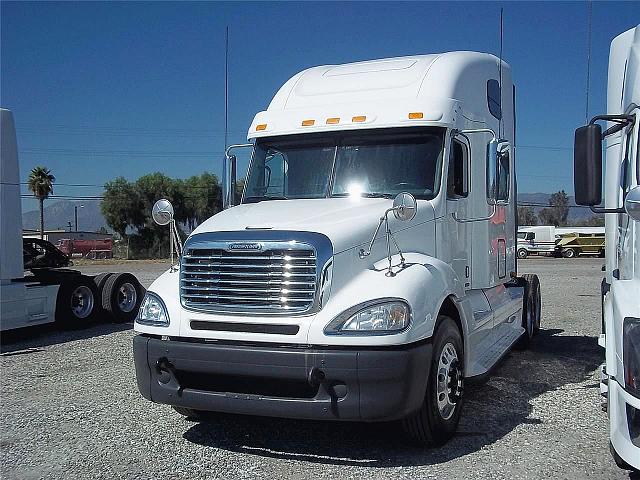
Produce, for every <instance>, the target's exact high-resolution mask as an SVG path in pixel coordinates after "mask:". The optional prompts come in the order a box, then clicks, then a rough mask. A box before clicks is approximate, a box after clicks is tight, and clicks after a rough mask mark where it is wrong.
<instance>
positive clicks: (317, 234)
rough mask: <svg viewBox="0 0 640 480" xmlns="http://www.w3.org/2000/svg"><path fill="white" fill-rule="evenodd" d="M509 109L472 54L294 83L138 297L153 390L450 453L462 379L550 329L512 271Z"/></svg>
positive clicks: (189, 403) (143, 379)
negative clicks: (216, 198)
mask: <svg viewBox="0 0 640 480" xmlns="http://www.w3.org/2000/svg"><path fill="white" fill-rule="evenodd" d="M514 102H515V88H514V86H513V84H512V80H511V69H510V67H509V65H508V64H507V63H505V62H503V61H501V60H499V59H498V58H496V57H495V56H493V55H489V54H483V53H476V52H451V53H444V54H435V55H418V56H412V57H402V58H390V59H383V60H374V61H367V62H359V63H352V64H345V65H328V66H320V67H315V68H311V69H308V70H305V71H303V72H301V73H299V74H297V75H295V76H294V77H293V78H291V79H290V80H289V81H287V82H286V83H285V84H284V85H283V86H282V87H281V88H280V90H279V91H278V92H277V93H276V95H275V97H274V98H273V100H272V101H271V103H270V105H269V107H268V109H267V110H266V111H263V112H260V113H258V114H257V115H256V117H255V119H254V121H253V123H252V124H251V126H250V128H249V133H248V138H249V140H250V143H248V144H245V145H238V146H231V147H229V148H228V149H227V156H226V157H225V165H224V173H223V185H224V187H223V204H224V206H225V210H223V211H222V212H220V213H218V214H217V215H215V216H213V217H212V218H210V219H208V220H207V221H205V222H203V223H202V224H201V225H199V226H198V228H196V230H195V231H194V232H192V233H191V235H190V236H189V237H188V239H187V240H186V242H185V244H184V246H183V247H181V248H180V245H179V242H178V246H179V251H181V255H180V262H179V266H172V267H171V268H170V269H169V270H168V271H167V272H165V273H164V274H162V275H161V276H160V277H159V278H158V279H157V280H156V281H155V282H154V283H153V284H152V285H151V287H150V288H149V291H148V292H147V295H146V296H145V299H144V301H143V304H142V306H141V308H140V312H139V314H138V317H137V319H136V323H135V330H136V332H137V333H138V335H137V336H136V337H135V338H134V346H133V348H134V358H135V368H136V376H137V382H138V387H139V390H140V392H141V393H142V395H143V396H144V397H145V398H147V399H149V400H151V401H154V402H158V403H164V404H169V405H172V406H173V407H174V408H175V409H176V410H177V411H178V412H179V413H181V414H183V415H187V416H190V417H192V418H200V417H201V416H202V414H203V412H207V411H215V412H233V413H241V414H253V415H267V416H280V417H290V418H307V419H322V420H359V421H370V422H376V421H377V422H380V421H396V420H397V421H400V423H401V424H402V426H403V428H404V431H405V433H406V435H407V436H408V437H409V438H410V439H411V440H412V441H415V442H417V443H419V444H422V445H441V444H443V443H444V442H446V441H447V440H448V439H449V438H450V437H451V436H452V435H453V434H454V433H455V431H456V427H457V425H458V421H459V418H460V414H461V407H462V403H463V399H464V382H465V380H466V379H469V378H474V377H476V378H477V377H479V376H482V375H485V374H487V373H488V372H489V371H490V370H491V368H492V367H493V366H494V365H496V363H497V362H498V361H499V359H500V358H502V357H503V356H504V355H505V354H506V353H507V352H508V351H509V350H510V349H511V348H512V347H513V346H514V345H518V346H520V347H522V348H524V347H526V346H527V345H528V344H529V342H530V341H531V339H532V337H533V336H534V335H535V334H536V332H537V331H538V330H539V328H540V305H541V302H540V283H539V281H538V278H537V276H535V275H524V276H522V277H520V276H518V275H517V268H516V261H517V259H516V188H515V187H516V182H515V171H516V168H515V158H514V151H515V149H514V139H515V118H514ZM238 148H248V149H251V150H252V160H251V163H250V166H249V169H248V173H247V177H246V182H245V185H244V191H243V194H242V198H241V199H240V202H239V204H238V205H234V203H236V200H235V195H234V192H235V190H236V157H235V156H234V155H232V152H234V151H236V150H237V149H238ZM156 205H157V206H156V207H154V211H153V214H154V218H155V219H156V220H157V221H158V223H160V224H167V223H169V224H172V222H171V218H172V207H171V206H170V203H169V202H167V201H166V200H162V201H160V202H159V203H158V204H156Z"/></svg>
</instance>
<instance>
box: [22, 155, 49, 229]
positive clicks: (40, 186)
mask: <svg viewBox="0 0 640 480" xmlns="http://www.w3.org/2000/svg"><path fill="white" fill-rule="evenodd" d="M55 181H56V177H54V176H53V175H52V174H51V170H49V169H48V168H46V167H40V166H39V167H34V168H33V169H32V170H31V172H30V173H29V180H28V181H27V185H28V187H29V190H31V192H32V193H33V196H34V197H36V198H37V199H38V203H39V206H40V238H44V200H45V198H47V197H49V195H50V194H52V193H53V183H54V182H55Z"/></svg>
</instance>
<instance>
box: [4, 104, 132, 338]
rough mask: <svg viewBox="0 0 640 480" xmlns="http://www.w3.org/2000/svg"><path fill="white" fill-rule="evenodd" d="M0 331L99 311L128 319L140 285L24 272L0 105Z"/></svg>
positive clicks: (11, 159)
mask: <svg viewBox="0 0 640 480" xmlns="http://www.w3.org/2000/svg"><path fill="white" fill-rule="evenodd" d="M0 131H1V132H2V133H1V142H2V145H1V149H0V199H1V201H0V205H2V208H0V226H1V227H2V229H1V230H0V232H1V235H0V242H1V245H0V330H2V331H5V330H12V329H16V328H22V327H29V326H33V325H40V324H44V323H50V322H54V321H55V322H56V323H57V324H59V325H60V326H62V327H66V328H78V327H83V326H88V325H90V324H91V322H93V321H94V320H96V318H97V317H98V316H99V315H100V314H101V313H106V314H108V315H109V316H110V318H111V319H112V320H114V321H118V322H125V321H132V320H133V318H134V317H135V316H136V314H137V311H138V307H139V306H140V302H141V299H142V296H143V295H144V288H143V287H142V286H141V285H140V283H139V282H138V280H137V279H136V278H135V277H134V276H133V275H131V274H129V273H123V274H110V273H104V274H100V275H98V276H96V277H87V276H85V275H81V274H80V273H79V272H77V271H74V270H68V269H49V268H37V269H36V268H34V269H32V271H31V272H30V273H29V274H28V275H25V269H24V262H23V253H24V251H23V240H22V204H21V200H20V171H19V167H18V147H17V142H16V133H15V126H14V121H13V115H12V113H11V112H10V111H9V110H5V109H0Z"/></svg>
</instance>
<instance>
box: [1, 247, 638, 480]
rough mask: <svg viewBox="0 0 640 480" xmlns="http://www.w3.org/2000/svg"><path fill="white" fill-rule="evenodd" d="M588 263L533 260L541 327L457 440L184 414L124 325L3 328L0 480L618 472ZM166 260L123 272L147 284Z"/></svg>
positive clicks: (526, 264)
mask: <svg viewBox="0 0 640 480" xmlns="http://www.w3.org/2000/svg"><path fill="white" fill-rule="evenodd" d="M602 262H603V260H602V259H598V258H577V259H571V260H569V259H552V258H530V259H527V260H525V261H521V262H520V270H521V272H520V273H526V272H531V273H537V274H539V275H540V278H541V283H542V295H543V318H542V328H543V329H542V331H541V333H540V336H539V337H537V338H536V339H535V341H534V343H533V345H532V348H531V349H530V350H528V351H525V352H513V353H511V354H509V355H508V356H507V357H506V358H505V359H504V361H503V362H502V363H501V364H500V365H499V366H498V367H497V368H496V369H495V371H494V372H493V374H492V375H491V377H490V378H489V380H488V381H487V382H486V383H482V384H475V385H469V386H468V389H467V397H466V398H467V402H466V405H465V408H464V411H463V416H462V420H461V424H460V428H459V433H458V434H457V436H456V437H455V438H454V439H453V440H452V441H451V442H449V443H448V444H447V445H445V446H444V447H442V448H439V449H420V448H415V447H407V446H405V445H404V444H403V443H402V442H401V441H400V439H399V436H398V432H397V431H396V430H395V427H394V426H393V425H375V424H373V425H370V424H347V423H319V422H307V421H292V420H281V419H270V418H255V417H238V416H231V415H220V416H217V417H215V419H213V420H212V421H211V422H209V423H202V424H199V423H196V422H192V421H189V420H186V419H184V418H182V417H181V416H180V415H178V414H176V413H175V412H173V410H172V409H171V408H170V407H168V406H165V405H155V404H152V403H150V402H148V401H146V400H144V399H143V398H142V397H141V396H140V395H139V393H138V391H137V387H136V384H135V377H134V370H133V359H132V348H131V342H132V337H133V331H132V330H131V325H110V324H109V325H106V324H100V325H96V326H93V327H91V328H89V329H85V330H78V331H71V332H59V331H56V330H55V329H52V328H40V329H35V330H33V329H32V330H29V331H27V332H20V334H18V335H16V334H11V335H4V338H3V343H2V354H1V356H0V366H1V369H2V370H1V372H2V377H1V384H2V390H1V392H0V393H1V395H0V397H1V399H0V404H1V411H2V429H1V430H2V431H1V437H0V442H1V443H0V445H1V465H2V472H1V476H2V478H7V479H9V478H16V479H29V478H96V479H97V478H136V479H142V478H185V479H190V480H191V479H196V478H255V477H279V478H330V477H331V478H333V477H340V478H363V477H368V478H438V479H449V478H451V479H453V478H465V479H467V478H477V479H482V478H494V479H502V478H505V479H507V478H508V479H518V478H554V479H555V478H576V479H578V478H579V479H583V478H594V479H622V478H629V476H628V474H627V473H626V472H623V471H622V470H619V469H618V468H617V467H616V466H615V464H614V463H613V461H612V459H611V457H610V455H609V451H608V440H607V420H606V414H605V413H603V412H602V411H601V410H600V397H599V391H598V378H599V373H598V366H599V365H600V363H601V362H602V358H603V350H602V349H600V347H598V345H597V336H598V334H599V332H600V297H599V283H600V279H601V276H602V273H601V271H600V267H601V265H602ZM164 268H166V264H162V263H142V262H140V263H138V262H130V263H127V264H124V265H91V266H81V267H79V269H81V270H82V271H84V272H86V273H91V274H93V273H98V272H99V271H103V270H109V271H132V272H133V273H135V274H136V275H137V276H138V277H139V278H140V279H141V281H142V282H143V284H145V286H148V285H149V284H150V283H151V281H152V280H153V278H155V277H156V276H157V275H158V274H159V273H160V272H161V271H162V270H163V269H164Z"/></svg>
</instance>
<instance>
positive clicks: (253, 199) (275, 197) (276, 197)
mask: <svg viewBox="0 0 640 480" xmlns="http://www.w3.org/2000/svg"><path fill="white" fill-rule="evenodd" d="M264 200H289V198H287V197H285V196H282V195H260V196H255V197H247V198H245V199H244V202H243V203H258V202H262V201H264Z"/></svg>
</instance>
